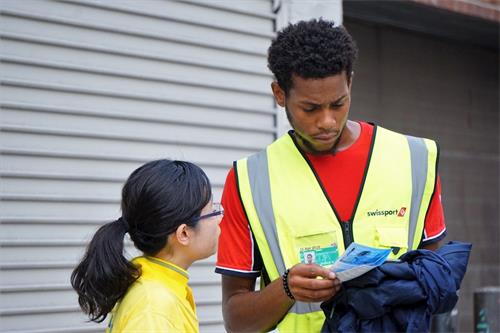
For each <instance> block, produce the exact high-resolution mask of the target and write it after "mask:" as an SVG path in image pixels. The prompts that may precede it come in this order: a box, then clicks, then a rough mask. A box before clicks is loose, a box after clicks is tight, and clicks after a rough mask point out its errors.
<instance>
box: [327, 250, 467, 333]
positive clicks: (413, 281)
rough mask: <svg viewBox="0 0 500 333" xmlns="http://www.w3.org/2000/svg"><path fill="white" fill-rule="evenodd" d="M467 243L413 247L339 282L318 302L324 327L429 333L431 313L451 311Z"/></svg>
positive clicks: (458, 284) (464, 259) (362, 330)
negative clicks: (435, 247)
mask: <svg viewBox="0 0 500 333" xmlns="http://www.w3.org/2000/svg"><path fill="white" fill-rule="evenodd" d="M471 247H472V245H471V244H470V243H462V242H450V243H448V244H446V245H444V246H442V247H441V248H439V249H438V250H437V251H436V252H433V251H428V250H415V251H410V252H408V253H405V254H404V255H403V256H401V257H400V260H401V262H386V263H384V264H383V265H381V266H379V267H378V268H375V269H373V270H371V271H369V272H368V273H366V274H364V275H362V276H360V277H358V278H356V279H353V280H351V281H347V282H345V283H343V288H342V290H341V291H340V292H339V293H337V294H336V295H335V296H334V297H333V298H332V299H330V300H328V301H326V302H323V303H322V305H321V307H322V309H323V311H324V312H325V316H326V320H325V323H324V325H323V328H322V330H321V331H322V332H428V331H429V323H430V318H431V315H433V314H438V313H444V312H448V311H451V310H452V309H453V307H454V306H455V304H456V302H457V300H458V295H457V292H458V290H459V289H460V283H461V282H462V279H463V277H464V275H465V271H466V269H467V263H468V261H469V254H470V250H471Z"/></svg>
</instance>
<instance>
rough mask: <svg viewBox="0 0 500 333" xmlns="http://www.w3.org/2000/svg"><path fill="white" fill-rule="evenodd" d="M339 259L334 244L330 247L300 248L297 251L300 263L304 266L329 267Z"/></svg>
mask: <svg viewBox="0 0 500 333" xmlns="http://www.w3.org/2000/svg"><path fill="white" fill-rule="evenodd" d="M338 257H339V250H338V247H337V244H336V243H333V244H331V245H330V246H311V247H304V248H301V249H300V251H299V258H300V262H302V263H304V264H313V263H314V264H317V265H320V266H323V267H329V266H331V265H333V263H334V262H335V261H336V260H337V258H338Z"/></svg>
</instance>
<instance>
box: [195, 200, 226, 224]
mask: <svg viewBox="0 0 500 333" xmlns="http://www.w3.org/2000/svg"><path fill="white" fill-rule="evenodd" d="M219 215H224V208H223V207H222V205H221V204H220V203H218V202H216V203H215V202H214V203H213V212H211V213H208V214H204V215H200V216H198V217H195V218H194V219H192V220H191V222H198V221H200V220H203V219H208V218H209V217H214V216H219Z"/></svg>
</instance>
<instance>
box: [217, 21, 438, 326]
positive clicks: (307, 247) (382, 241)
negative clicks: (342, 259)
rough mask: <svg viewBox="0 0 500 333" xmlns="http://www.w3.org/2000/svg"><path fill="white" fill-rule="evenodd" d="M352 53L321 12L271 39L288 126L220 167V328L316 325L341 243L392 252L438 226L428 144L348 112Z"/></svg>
mask: <svg viewBox="0 0 500 333" xmlns="http://www.w3.org/2000/svg"><path fill="white" fill-rule="evenodd" d="M356 56H357V47H356V45H355V43H354V41H353V40H352V38H351V36H350V35H349V33H348V32H347V31H346V29H345V28H343V27H340V26H334V24H333V22H330V21H326V20H310V21H301V22H299V23H296V24H290V25H289V26H288V27H286V28H285V29H283V30H282V31H280V32H278V35H277V37H276V38H275V39H274V40H273V42H272V44H271V46H270V48H269V53H268V66H269V69H270V70H271V71H272V72H273V74H274V76H275V81H274V82H272V84H271V87H272V92H273V94H274V97H275V100H276V103H277V104H278V105H280V106H281V107H284V108H285V111H286V115H287V117H288V120H289V122H290V124H291V126H292V128H293V130H292V131H290V132H289V133H287V134H285V135H284V136H282V137H281V138H279V139H277V140H276V141H275V142H273V143H272V144H270V145H269V146H268V147H267V148H266V149H265V150H263V151H261V152H258V153H256V154H254V155H252V156H250V157H248V158H244V159H242V160H239V161H237V162H235V163H234V167H233V168H232V169H231V170H230V172H229V174H228V176H227V180H226V184H225V187H224V194H223V197H222V204H223V206H224V208H225V216H224V218H223V220H222V222H221V230H222V233H221V238H220V241H219V251H218V258H217V267H216V272H218V273H220V274H222V288H223V314H224V320H225V325H226V328H227V330H228V331H236V332H244V331H249V332H251V331H265V330H269V329H272V328H277V329H278V330H279V331H283V332H319V330H320V328H321V325H322V324H323V321H324V315H323V312H322V311H321V309H320V308H319V302H322V301H325V300H327V299H330V298H331V297H332V296H334V295H335V294H336V293H337V291H338V290H339V288H340V281H339V280H338V279H337V278H336V276H335V274H334V273H333V272H331V271H330V270H329V269H328V267H329V266H330V265H331V264H332V263H333V262H334V261H335V260H336V259H337V258H338V257H339V256H340V255H341V254H342V253H343V252H344V250H345V248H346V247H347V246H348V245H349V244H350V243H352V242H354V241H355V242H358V243H361V244H364V245H368V246H373V247H378V248H385V249H391V257H392V258H398V257H399V256H401V255H402V254H404V253H406V252H407V251H409V250H414V249H417V248H427V249H436V248H437V247H438V246H439V245H438V244H439V241H440V240H441V239H442V238H443V237H444V236H445V234H446V227H445V224H444V216H443V210H442V205H441V199H440V191H441V189H440V181H439V177H438V175H437V165H438V147H437V144H436V143H435V142H434V141H432V140H429V139H423V138H417V137H413V136H407V135H403V134H399V133H396V132H392V131H390V130H387V129H385V128H382V127H379V126H376V125H374V124H370V123H367V122H362V121H352V120H349V119H348V116H349V108H350V105H351V88H352V83H353V65H354V61H355V59H356ZM259 276H260V277H261V282H262V283H261V289H260V290H259V291H255V281H256V278H257V277H259Z"/></svg>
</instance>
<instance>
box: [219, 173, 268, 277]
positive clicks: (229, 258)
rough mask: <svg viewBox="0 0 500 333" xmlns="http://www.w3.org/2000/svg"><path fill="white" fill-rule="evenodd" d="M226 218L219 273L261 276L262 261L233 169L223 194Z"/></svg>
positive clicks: (223, 221)
mask: <svg viewBox="0 0 500 333" xmlns="http://www.w3.org/2000/svg"><path fill="white" fill-rule="evenodd" d="M222 206H223V207H224V217H223V218H222V221H221V223H220V228H221V234H220V237H219V248H218V251H217V263H216V268H215V272H216V273H220V274H226V275H233V276H241V277H249V278H254V277H258V276H260V274H261V269H262V259H261V257H260V253H259V251H258V249H257V244H256V242H255V240H254V238H253V235H252V231H251V230H250V226H249V224H248V219H247V217H246V214H245V211H244V209H243V205H242V203H241V199H240V195H239V192H238V187H237V183H236V174H235V172H234V169H231V170H230V171H229V173H228V175H227V178H226V183H225V185H224V191H223V193H222Z"/></svg>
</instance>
